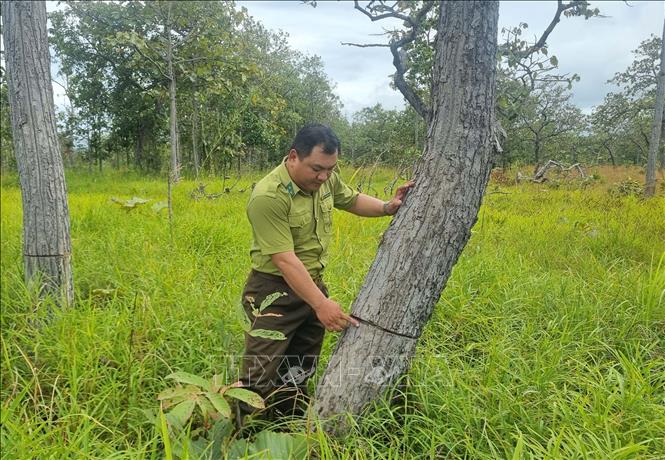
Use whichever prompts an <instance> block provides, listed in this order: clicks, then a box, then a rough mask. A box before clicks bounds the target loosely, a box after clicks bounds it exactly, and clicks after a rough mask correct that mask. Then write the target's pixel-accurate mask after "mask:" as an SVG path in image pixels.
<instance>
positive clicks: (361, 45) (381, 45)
mask: <svg viewBox="0 0 665 460" xmlns="http://www.w3.org/2000/svg"><path fill="white" fill-rule="evenodd" d="M340 45H345V46H355V47H357V48H390V45H389V44H387V43H348V42H340Z"/></svg>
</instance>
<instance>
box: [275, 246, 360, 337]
mask: <svg viewBox="0 0 665 460" xmlns="http://www.w3.org/2000/svg"><path fill="white" fill-rule="evenodd" d="M270 257H271V259H272V263H273V264H275V266H276V267H277V268H278V269H279V271H280V272H282V276H283V277H284V279H285V280H286V282H287V284H288V285H289V286H290V287H291V289H293V291H294V292H295V293H296V295H297V296H298V297H300V298H301V299H303V300H304V301H305V302H306V303H307V304H308V305H310V306H311V307H312V309H313V310H314V313H316V316H317V318H319V321H321V323H323V325H324V326H325V328H326V329H327V330H329V331H337V332H339V331H341V330H342V329H346V327H347V326H348V323H351V324H353V325H354V326H356V327H358V325H359V323H358V321H357V320H355V319H353V318H351V317H350V316H348V315H347V314H346V313H344V312H343V311H342V308H341V307H340V306H339V304H338V303H337V302H334V301H332V300H330V299H328V298H327V297H326V296H325V295H323V293H322V292H321V290H320V289H319V288H318V287H317V286H316V284H315V283H314V281H313V280H312V277H311V276H309V272H308V271H307V269H306V268H305V266H304V265H303V263H302V261H301V260H300V259H298V256H296V254H295V252H293V251H289V252H280V253H277V254H272V255H271V256H270Z"/></svg>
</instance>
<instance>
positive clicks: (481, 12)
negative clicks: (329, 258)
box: [315, 1, 499, 417]
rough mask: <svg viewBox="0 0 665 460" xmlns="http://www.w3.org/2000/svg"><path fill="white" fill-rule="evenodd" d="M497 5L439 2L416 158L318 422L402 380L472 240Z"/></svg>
mask: <svg viewBox="0 0 665 460" xmlns="http://www.w3.org/2000/svg"><path fill="white" fill-rule="evenodd" d="M498 14H499V3H498V2H496V1H465V2H452V1H451V2H442V3H441V6H440V15H439V23H438V25H437V29H438V34H437V40H436V44H435V59H434V69H433V84H432V103H431V104H432V105H431V108H430V114H431V115H430V119H429V120H428V130H427V138H426V146H425V151H424V153H423V156H422V158H421V159H420V160H419V162H418V164H417V166H416V171H415V180H416V186H415V188H414V189H413V190H412V191H411V192H410V193H409V195H408V196H407V198H406V201H405V202H404V205H403V206H402V208H401V209H400V211H399V213H398V214H397V215H396V216H395V218H394V219H393V221H392V223H391V224H390V227H389V228H388V230H387V231H386V232H385V234H384V236H383V240H382V242H381V245H380V246H379V249H378V253H377V255H376V258H375V260H374V262H373V264H372V266H371V268H370V270H369V273H368V274H367V277H366V278H365V282H364V283H363V286H362V288H361V290H360V293H359V294H358V297H357V298H356V300H355V302H354V304H353V306H352V314H353V315H354V316H355V317H356V318H358V319H359V320H360V321H361V326H360V327H358V328H354V327H350V328H348V329H347V330H346V331H345V332H344V333H343V334H342V336H341V337H340V339H339V342H338V344H337V347H336V349H335V351H334V353H333V355H332V357H331V359H330V362H329V365H328V368H327V369H326V371H325V373H324V375H323V378H322V380H321V382H320V384H319V388H318V396H317V400H316V403H315V411H316V413H317V414H318V415H319V416H321V417H328V416H331V415H333V414H338V413H341V412H346V411H348V412H351V413H352V414H359V413H360V411H361V410H362V409H363V407H365V406H366V404H367V403H369V402H370V401H372V400H373V399H375V398H377V397H379V396H380V395H381V394H382V392H383V391H384V390H386V389H387V388H389V386H391V385H392V384H394V382H395V381H396V380H397V379H398V378H399V377H400V376H401V375H402V374H403V373H404V372H406V371H407V370H408V368H409V365H410V360H411V358H412V357H413V355H414V352H415V348H416V344H417V341H418V338H419V337H420V335H421V334H422V331H423V328H424V326H425V324H426V323H427V321H428V320H429V318H430V317H431V315H432V311H433V309H434V305H435V304H436V302H437V301H438V299H439V297H440V295H441V292H442V290H443V288H444V287H445V284H446V281H447V280H448V277H449V276H450V273H451V271H452V268H453V266H454V265H455V262H456V261H457V259H458V257H459V255H460V254H461V252H462V250H463V249H464V246H465V245H466V242H467V241H468V239H469V237H470V235H471V227H472V226H473V224H474V223H475V222H476V220H477V215H478V209H479V208H480V204H481V199H482V196H483V193H484V191H485V187H486V186H487V181H488V179H489V173H490V170H491V166H492V165H491V159H492V157H493V151H492V145H493V143H492V139H493V137H492V133H493V131H492V129H493V124H494V121H495V120H494V99H495V89H496V51H497V22H498Z"/></svg>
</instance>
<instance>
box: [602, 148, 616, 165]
mask: <svg viewBox="0 0 665 460" xmlns="http://www.w3.org/2000/svg"><path fill="white" fill-rule="evenodd" d="M603 147H605V150H607V156H608V157H609V159H610V162H611V163H612V166H616V165H617V163H616V160H615V159H614V154H613V153H612V149H611V148H610V146H609V145H607V144H603Z"/></svg>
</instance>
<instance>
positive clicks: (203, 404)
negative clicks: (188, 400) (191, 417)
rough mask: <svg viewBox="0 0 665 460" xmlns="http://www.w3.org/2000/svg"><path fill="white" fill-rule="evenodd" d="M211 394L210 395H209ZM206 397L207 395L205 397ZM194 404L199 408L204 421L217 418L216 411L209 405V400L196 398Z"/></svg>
mask: <svg viewBox="0 0 665 460" xmlns="http://www.w3.org/2000/svg"><path fill="white" fill-rule="evenodd" d="M210 394H212V393H210ZM206 396H207V395H206ZM196 404H197V405H198V406H199V408H200V409H201V414H202V415H203V418H204V419H207V418H208V417H212V418H213V419H217V418H218V414H217V413H218V412H219V411H218V410H216V409H215V407H214V405H213V404H211V403H210V400H209V399H206V398H197V399H196Z"/></svg>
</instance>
